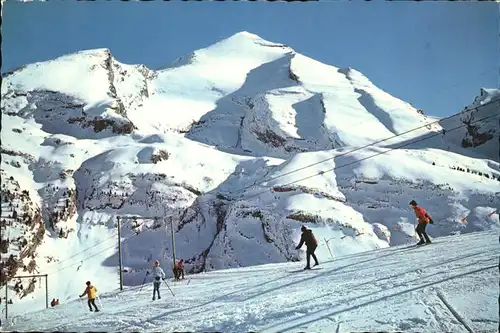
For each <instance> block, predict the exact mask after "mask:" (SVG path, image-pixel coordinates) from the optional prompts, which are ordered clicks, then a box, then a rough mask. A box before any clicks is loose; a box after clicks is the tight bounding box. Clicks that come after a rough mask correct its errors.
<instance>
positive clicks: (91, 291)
mask: <svg viewBox="0 0 500 333" xmlns="http://www.w3.org/2000/svg"><path fill="white" fill-rule="evenodd" d="M86 285H87V288H85V290H84V291H83V293H82V294H81V295H80V297H83V296H85V294H87V298H88V301H87V304H88V305H89V309H90V311H92V307H91V305H93V306H94V309H95V312H99V309H98V308H97V305H95V298H96V295H97V288H96V287H94V286H93V285H91V284H90V281H87V282H86Z"/></svg>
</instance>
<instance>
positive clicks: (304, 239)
mask: <svg viewBox="0 0 500 333" xmlns="http://www.w3.org/2000/svg"><path fill="white" fill-rule="evenodd" d="M300 230H301V231H302V236H301V237H300V243H299V245H297V247H296V248H295V249H296V250H298V249H300V248H301V247H302V245H303V244H304V243H306V247H307V250H306V254H307V265H306V267H304V269H311V266H310V261H311V256H312V257H313V259H314V266H317V265H319V262H318V258H316V255H315V254H314V251H316V248H317V247H318V242H317V241H316V238H315V237H314V234H313V232H312V230H311V229H307V228H306V227H305V226H302V227H301V228H300ZM314 266H313V267H314Z"/></svg>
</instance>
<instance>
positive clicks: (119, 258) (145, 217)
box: [116, 215, 160, 290]
mask: <svg viewBox="0 0 500 333" xmlns="http://www.w3.org/2000/svg"><path fill="white" fill-rule="evenodd" d="M159 218H160V216H126V215H125V216H120V215H119V216H117V217H116V222H117V228H118V265H119V266H120V290H123V261H122V243H121V225H120V219H121V220H134V221H137V220H152V219H153V220H156V219H159Z"/></svg>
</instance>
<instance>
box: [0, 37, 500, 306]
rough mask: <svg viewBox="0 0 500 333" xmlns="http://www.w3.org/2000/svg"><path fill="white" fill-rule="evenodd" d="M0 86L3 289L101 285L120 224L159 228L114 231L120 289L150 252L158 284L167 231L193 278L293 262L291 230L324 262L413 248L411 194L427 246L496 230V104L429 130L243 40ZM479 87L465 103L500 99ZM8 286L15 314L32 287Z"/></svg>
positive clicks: (66, 291)
mask: <svg viewBox="0 0 500 333" xmlns="http://www.w3.org/2000/svg"><path fill="white" fill-rule="evenodd" d="M2 79H3V80H2V90H1V97H2V102H1V103H2V104H1V108H2V133H1V140H2V150H1V153H2V164H1V172H2V180H3V181H2V192H1V194H2V217H1V218H2V243H1V245H2V270H1V272H2V275H1V283H2V284H4V283H5V279H6V277H7V276H14V275H16V274H18V275H19V274H28V273H37V272H39V273H49V276H50V278H49V279H50V283H49V289H50V290H49V294H50V295H54V297H58V298H61V299H70V298H72V297H75V295H76V294H77V293H81V290H80V289H81V282H80V281H86V280H88V279H91V280H93V281H96V280H97V281H98V283H99V285H100V288H101V290H113V289H115V288H116V287H117V285H118V275H117V265H118V259H117V250H116V247H117V235H116V231H117V230H116V229H117V224H116V217H117V216H124V215H127V216H142V217H160V218H158V219H154V218H151V219H149V220H148V219H145V220H137V221H133V220H124V222H123V224H122V227H121V236H122V239H121V244H122V251H123V253H122V256H123V261H124V265H125V266H126V267H127V269H126V270H127V272H125V273H124V279H125V284H126V285H129V284H134V283H137V278H136V277H137V276H143V275H144V272H143V271H144V270H145V269H147V268H149V267H150V266H151V261H152V260H154V259H160V260H161V261H162V265H164V266H166V267H167V270H166V271H167V272H168V273H170V270H169V269H168V268H169V267H170V266H169V265H171V262H172V246H171V243H170V238H169V237H170V235H169V233H170V222H172V225H173V228H174V231H175V251H176V257H177V258H178V259H179V258H183V259H184V260H185V261H186V270H187V272H189V273H197V272H203V271H209V270H214V269H221V268H231V267H241V266H251V265H258V264H265V263H277V262H285V261H297V260H300V258H301V253H300V252H297V251H296V250H295V249H294V248H295V245H296V243H297V241H298V238H299V236H300V231H299V229H300V226H301V225H302V224H307V225H308V226H309V227H311V228H312V229H313V230H314V232H315V234H316V235H317V237H318V239H319V240H320V247H319V249H318V255H319V256H320V258H322V259H323V258H327V257H329V256H330V252H331V253H332V254H333V255H335V256H342V255H347V254H352V253H357V252H360V251H365V250H371V249H377V248H383V247H388V246H392V245H399V244H404V243H406V242H409V241H412V242H413V241H414V238H415V235H414V231H413V229H414V220H415V219H414V217H413V212H411V211H410V210H409V209H408V202H409V201H410V200H411V199H416V200H417V202H419V203H420V204H422V205H423V206H424V207H425V208H426V209H427V210H428V211H429V212H430V213H431V215H432V216H433V218H434V220H435V221H436V222H437V223H436V224H435V225H433V226H431V227H430V234H431V236H432V237H436V236H444V235H450V234H456V233H466V232H473V231H481V230H491V229H495V230H497V229H498V228H499V227H500V223H499V218H498V214H495V213H493V212H494V211H495V209H496V208H498V207H500V167H499V159H498V156H495V154H494V152H495V149H497V151H498V128H497V127H495V126H494V124H495V121H496V124H498V119H499V116H498V110H499V107H498V105H497V104H494V103H491V104H488V106H487V107H484V108H480V109H479V111H477V113H481V115H476V114H474V113H469V114H474V117H475V118H474V119H469V118H464V117H467V112H463V113H460V117H458V116H457V117H456V118H452V119H448V120H441V121H436V120H435V119H429V118H427V117H426V116H425V115H423V114H421V113H420V112H418V110H417V109H415V108H414V107H412V106H411V105H410V104H408V103H405V102H403V101H401V100H399V99H397V98H395V97H392V96H391V95H389V94H388V93H387V92H384V91H382V90H381V89H379V88H377V87H376V86H375V85H374V84H373V83H371V82H370V81H369V80H368V78H366V77H365V76H364V75H363V74H361V73H360V72H358V71H356V70H354V69H350V68H348V69H341V68H336V67H334V66H330V65H325V64H322V63H320V62H317V61H315V60H313V59H310V58H308V57H306V56H303V55H301V54H298V53H296V52H295V51H293V50H292V49H291V48H289V47H288V46H285V45H281V44H276V43H272V42H269V41H265V40H263V39H261V38H260V37H258V36H256V35H253V34H250V33H247V32H242V33H238V34H235V35H233V36H231V37H230V38H228V39H225V40H222V41H220V42H218V43H216V44H214V45H211V46H209V47H207V48H204V49H200V50H197V51H194V52H192V53H191V54H189V55H188V56H186V57H183V58H180V59H179V60H178V61H176V62H175V63H174V64H173V65H172V66H170V67H166V68H162V69H159V70H151V69H148V68H146V67H145V66H143V65H126V64H122V63H120V62H119V61H117V60H116V59H114V58H113V57H112V55H111V53H110V52H109V50H107V49H98V50H88V51H81V52H78V53H75V54H71V55H65V56H62V57H59V58H57V59H54V60H52V61H47V62H41V63H35V64H29V65H26V66H24V67H22V68H20V69H17V70H14V71H12V72H9V73H6V74H4V75H3V76H2ZM482 92H483V93H484V96H483V97H481V98H478V99H476V101H475V104H474V105H472V106H471V108H472V107H476V106H479V105H482V104H485V103H489V102H492V101H496V100H500V94H499V92H498V91H497V90H483V91H482ZM483 115H486V116H488V117H491V118H488V120H487V121H488V122H486V120H484V121H481V122H478V123H475V121H477V119H479V116H481V117H483ZM458 119H461V120H458ZM464 122H466V123H467V122H468V125H467V126H468V127H466V125H465V124H464V125H463V127H459V128H458V129H456V130H453V131H451V129H453V128H456V127H457V124H459V125H460V126H462V125H461V124H463V123H464ZM429 123H432V124H430V125H427V126H426V124H429ZM485 126H486V127H485ZM471 128H473V130H472V132H471V131H470V129H471ZM443 129H445V131H444V132H445V133H444V134H443ZM461 131H462V132H461ZM482 133H486V134H482ZM478 136H479V137H481V138H482V139H478ZM390 137H392V138H390ZM387 138H390V139H387ZM495 138H496V141H495ZM464 140H465V141H464ZM413 141H416V142H413ZM464 142H465V143H464ZM373 143H376V144H375V145H371V144H373ZM365 145H370V146H368V147H366V148H360V147H363V146H365ZM471 147H473V148H471ZM353 150H354V151H353ZM326 245H328V246H326ZM68 272H69V273H68ZM68 274H70V275H69V276H71V278H68ZM16 282H20V283H21V284H22V285H23V289H22V290H20V289H18V288H16V291H14V290H13V291H10V293H11V295H16V297H13V302H14V304H13V305H12V308H13V309H14V310H15V309H16V308H18V309H25V308H26V304H27V303H26V302H30V301H33V302H40V297H41V295H43V293H42V292H41V291H37V290H35V289H36V288H35V286H36V285H37V283H39V281H38V280H36V279H34V280H29V281H28V280H22V281H21V280H19V281H17V280H12V281H10V282H9V285H10V287H11V288H12V287H13V286H14V285H15V284H16ZM18 286H19V284H18ZM28 295H30V296H31V297H26V296H28ZM19 297H22V298H23V300H22V301H21V302H19V301H18V298H19ZM34 308H35V307H33V309H34ZM9 309H10V308H9Z"/></svg>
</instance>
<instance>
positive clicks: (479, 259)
mask: <svg viewBox="0 0 500 333" xmlns="http://www.w3.org/2000/svg"><path fill="white" fill-rule="evenodd" d="M460 237H461V239H460V241H461V242H463V243H461V245H460V248H459V250H457V249H458V248H457V247H454V246H455V245H456V243H455V242H456V240H450V241H447V240H446V241H443V244H442V245H441V244H435V245H432V246H428V247H421V248H418V249H416V250H409V249H404V248H396V249H389V250H387V249H383V250H380V251H373V252H369V253H360V254H356V255H352V256H349V257H343V258H339V259H336V260H334V261H325V262H321V263H320V265H321V266H320V267H321V268H322V270H318V271H315V270H311V271H306V272H303V273H288V271H290V270H294V269H298V268H300V267H302V265H303V264H304V263H287V264H276V265H273V264H271V265H266V266H255V267H247V268H242V269H230V270H219V271H214V272H210V273H207V274H199V275H193V276H191V278H192V279H193V281H192V283H191V284H190V285H187V284H184V283H183V284H178V285H175V291H174V292H175V295H176V297H175V298H172V297H171V296H170V295H168V290H167V289H166V288H164V289H163V291H162V294H164V293H165V295H164V297H163V298H162V299H161V301H155V302H152V301H151V296H152V294H151V293H152V287H151V285H145V286H144V289H143V290H142V291H141V292H140V293H138V291H137V288H130V289H129V290H126V291H124V292H121V293H117V294H116V295H120V299H116V297H115V296H114V294H113V295H112V296H109V297H106V298H103V302H104V303H106V302H107V303H106V304H104V306H105V307H106V310H105V311H103V313H100V314H98V316H97V317H95V318H94V317H93V315H95V314H83V313H82V314H81V315H79V316H78V315H77V316H78V320H75V319H71V320H72V321H71V322H70V321H69V320H67V319H66V318H73V317H74V316H75V312H77V311H78V310H79V311H81V310H82V308H81V306H80V308H78V306H79V304H78V303H75V304H73V305H72V304H71V303H67V305H66V306H67V308H68V310H66V309H65V307H64V306H62V307H61V308H60V309H57V311H52V312H51V311H47V312H36V313H33V314H28V315H27V316H26V318H24V319H25V320H23V322H21V323H19V325H16V326H17V327H15V328H16V330H29V329H32V328H33V325H36V327H37V328H38V327H40V328H41V327H43V328H44V329H45V330H50V328H51V327H52V328H54V327H55V328H59V329H61V328H64V329H65V330H69V331H74V330H81V329H87V328H90V327H92V329H91V330H95V329H96V328H98V329H99V330H101V331H102V330H115V329H117V327H119V330H120V331H224V332H229V331H231V332H248V331H259V332H297V331H311V332H312V331H314V332H321V331H324V332H338V333H343V332H351V331H412V332H417V331H418V332H464V333H467V332H470V330H469V329H468V328H466V327H469V328H471V327H472V329H474V331H481V330H485V329H489V328H490V327H491V328H492V327H493V326H495V321H494V320H493V319H494V318H493V317H494V312H495V311H492V310H491V309H492V308H493V307H494V306H495V302H496V297H495V300H493V299H491V298H490V297H489V296H487V294H488V290H491V289H492V288H494V287H495V283H498V279H497V277H496V275H495V273H496V272H495V270H496V269H498V251H497V244H498V243H497V242H498V240H497V237H496V236H493V235H491V236H490V235H485V234H482V235H481V237H482V238H483V239H481V237H478V235H470V236H460ZM466 239H469V240H468V241H465V240H466ZM467 242H469V243H470V244H469V243H467ZM437 288H439V289H437ZM436 290H439V291H441V295H445V294H444V293H446V298H445V297H444V296H443V297H440V296H439V295H438V293H437V292H436ZM478 292H479V293H482V294H483V295H485V297H482V296H477V298H474V302H472V305H470V304H468V303H471V302H469V301H470V297H475V296H467V295H473V294H474V293H478ZM167 295H168V296H167ZM448 295H450V297H449V296H448ZM443 299H444V301H443ZM452 304H453V306H452ZM492 304H493V306H492ZM478 305H479V307H478ZM451 309H453V310H451ZM65 312H66V313H65ZM69 314H72V316H70V315H69ZM464 314H467V315H468V316H469V318H472V319H473V320H471V321H470V322H466V321H465V320H464V318H463V317H461V316H463V315H464ZM57 316H60V318H57ZM30 317H31V318H30ZM48 317H50V318H48ZM459 318H460V319H459ZM474 320H475V321H474ZM30 321H31V322H30ZM40 321H42V323H40ZM463 322H465V323H466V325H468V326H464V324H463Z"/></svg>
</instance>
